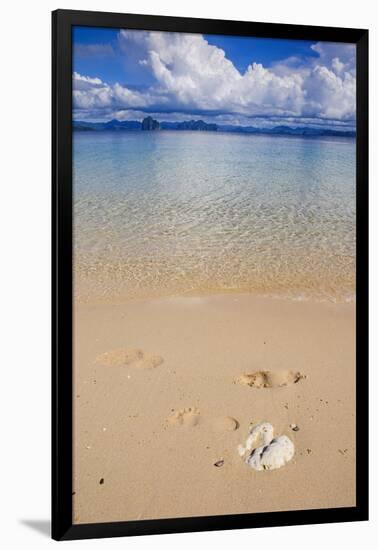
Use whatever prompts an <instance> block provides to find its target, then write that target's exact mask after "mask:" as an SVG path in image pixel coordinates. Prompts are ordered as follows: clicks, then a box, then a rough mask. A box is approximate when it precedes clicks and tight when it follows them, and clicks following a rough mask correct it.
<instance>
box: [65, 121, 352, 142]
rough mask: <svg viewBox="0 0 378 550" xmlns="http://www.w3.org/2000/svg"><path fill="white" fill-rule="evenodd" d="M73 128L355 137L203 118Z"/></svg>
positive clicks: (341, 132)
mask: <svg viewBox="0 0 378 550" xmlns="http://www.w3.org/2000/svg"><path fill="white" fill-rule="evenodd" d="M73 129H74V130H76V131H83V132H85V131H103V130H111V131H130V130H142V131H157V130H168V131H197V132H217V131H219V132H236V133H243V134H269V135H286V136H288V135H289V136H340V137H355V135H356V133H355V131H351V130H333V129H330V128H311V127H291V126H283V125H281V126H274V127H273V128H257V127H255V126H232V125H217V124H208V123H207V122H204V121H203V120H185V121H183V122H165V121H162V122H158V121H157V120H155V119H153V118H152V117H150V116H149V117H146V118H144V119H143V120H142V122H139V121H137V120H122V121H121V120H116V119H114V120H109V121H108V122H86V121H78V120H74V121H73Z"/></svg>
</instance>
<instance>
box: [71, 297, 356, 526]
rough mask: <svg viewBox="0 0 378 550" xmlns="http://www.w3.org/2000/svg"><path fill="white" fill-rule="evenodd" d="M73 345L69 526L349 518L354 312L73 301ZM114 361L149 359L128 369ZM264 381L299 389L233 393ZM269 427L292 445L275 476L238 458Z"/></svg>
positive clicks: (199, 302) (255, 301)
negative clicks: (314, 515)
mask: <svg viewBox="0 0 378 550" xmlns="http://www.w3.org/2000/svg"><path fill="white" fill-rule="evenodd" d="M74 343H75V346H74V433H75V437H74V487H73V492H74V493H75V494H74V496H73V505H74V522H75V523H87V522H89V523H90V522H98V521H122V520H133V519H152V518H154V519H155V518H156V519H157V518H165V517H185V516H187V517H188V516H199V515H222V514H237V513H250V512H264V511H277V510H294V509H310V508H328V507H343V506H354V504H355V426H354V422H355V416H354V411H355V304H354V303H338V304H334V303H332V302H313V301H311V302H310V301H293V300H288V299H282V298H267V297H261V296H259V297H256V296H254V295H250V294H248V293H233V292H232V293H225V294H219V293H217V294H210V295H209V294H208V295H206V296H205V295H200V296H198V295H197V296H188V295H181V296H173V297H170V298H154V299H147V300H146V299H139V300H135V301H129V302H127V303H122V304H118V305H117V304H109V303H108V304H82V303H77V302H75V316H74ZM78 343H79V345H78ZM120 349H122V350H141V353H142V356H141V357H139V356H138V360H136V361H135V362H134V363H133V362H130V363H129V364H127V365H126V364H125V365H120V364H118V363H117V361H118V360H117V356H116V355H112V353H111V352H113V351H114V350H120ZM104 357H106V360H104ZM114 357H115V360H114V361H113V359H114ZM157 357H158V358H160V359H161V362H160V363H159V361H156V358H157ZM112 361H113V362H112ZM256 371H264V372H265V371H269V372H271V373H273V374H282V373H285V372H289V371H298V372H300V373H302V374H303V375H304V376H305V378H303V379H300V380H299V381H298V383H293V384H290V383H289V384H288V385H286V386H283V387H269V388H257V387H249V386H246V385H243V384H240V383H239V382H238V380H239V378H240V376H241V375H243V374H246V373H252V372H256ZM230 418H231V419H234V420H235V421H236V423H237V429H234V428H232V426H235V425H234V424H232V422H230V421H229V420H226V419H230ZM261 421H267V422H271V423H272V424H273V426H274V428H275V434H276V435H281V434H286V435H287V436H288V437H289V438H290V439H291V440H292V441H293V443H294V445H295V456H294V458H293V459H292V460H291V462H289V463H288V464H287V465H286V466H285V467H283V468H281V469H279V470H275V471H263V472H256V471H254V470H252V469H251V468H249V467H248V466H247V465H246V464H245V463H244V462H243V461H242V459H241V458H240V457H239V456H238V453H237V450H236V449H237V446H238V445H239V444H240V443H243V442H244V441H245V438H246V436H247V434H248V429H249V426H250V424H251V423H258V422H261ZM292 425H296V426H297V427H298V428H299V430H298V431H293V430H292V428H290V426H292ZM230 426H231V427H230ZM219 461H221V462H222V461H223V463H222V466H221V467H216V466H215V464H216V463H218V462H219ZM101 480H103V482H102V483H101ZM304 488H305V490H304Z"/></svg>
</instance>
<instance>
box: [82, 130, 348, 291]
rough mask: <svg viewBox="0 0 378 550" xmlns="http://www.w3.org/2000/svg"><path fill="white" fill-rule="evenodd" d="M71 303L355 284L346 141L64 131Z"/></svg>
mask: <svg viewBox="0 0 378 550" xmlns="http://www.w3.org/2000/svg"><path fill="white" fill-rule="evenodd" d="M74 250H75V257H74V263H75V274H76V277H75V293H76V297H77V298H78V299H80V300H90V299H106V300H107V299H109V300H111V299H119V298H121V299H128V298H135V297H145V296H161V295H170V294H178V293H183V292H198V293H202V292H224V291H240V292H253V293H257V294H264V295H265V294H266V295H278V296H285V297H291V298H294V299H303V298H316V299H331V300H336V301H345V300H350V299H353V297H354V292H355V141H354V140H353V139H341V138H314V139H313V138H300V137H298V138H297V137H273V136H251V135H240V134H224V133H200V132H155V133H153V132H101V133H100V132H99V133H94V132H93V133H92V132H82V133H79V132H77V133H75V134H74Z"/></svg>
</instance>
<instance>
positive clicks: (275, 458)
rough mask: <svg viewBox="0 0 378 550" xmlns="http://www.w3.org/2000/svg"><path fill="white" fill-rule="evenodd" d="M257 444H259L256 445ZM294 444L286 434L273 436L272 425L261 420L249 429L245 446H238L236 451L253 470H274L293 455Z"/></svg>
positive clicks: (283, 464)
mask: <svg viewBox="0 0 378 550" xmlns="http://www.w3.org/2000/svg"><path fill="white" fill-rule="evenodd" d="M256 445H259V446H256ZM294 452H295V449H294V444H293V442H292V441H291V440H290V439H289V438H288V437H287V436H286V435H280V436H278V437H273V426H272V425H271V424H269V422H262V423H261V424H257V426H254V427H252V428H251V429H250V432H249V435H248V437H247V440H246V442H245V446H243V445H239V446H238V453H239V455H240V456H241V457H243V458H244V457H245V455H247V456H246V457H245V458H244V461H245V463H246V464H248V466H250V467H251V468H253V469H254V470H258V471H261V470H276V469H277V468H281V467H282V466H285V464H286V463H287V462H289V461H290V460H291V459H292V458H293V456H294Z"/></svg>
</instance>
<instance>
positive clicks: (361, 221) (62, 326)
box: [52, 10, 368, 540]
mask: <svg viewBox="0 0 378 550" xmlns="http://www.w3.org/2000/svg"><path fill="white" fill-rule="evenodd" d="M76 25H78V26H94V27H116V28H122V27H125V28H128V29H144V30H159V31H175V32H189V33H206V34H223V35H239V36H254V37H269V38H290V39H306V40H316V41H330V42H349V43H353V44H356V47H357V136H356V143H357V163H356V170H357V173H356V181H357V193H356V200H357V216H356V218H357V219H356V232H357V264H356V265H357V273H356V296H357V298H356V302H357V303H356V316H357V318H356V321H357V323H356V326H357V334H356V339H357V340H356V341H357V348H356V349H357V351H356V398H357V405H356V408H357V410H356V424H357V442H356V443H357V445H356V449H357V456H356V483H357V485H356V487H357V489H356V506H355V507H351V508H332V509H318V510H301V511H284V512H269V513H267V512H265V513H259V514H238V515H225V516H211V517H186V518H175V519H164V520H142V521H122V522H111V523H91V524H73V520H72V451H73V444H72V404H73V403H72V401H73V400H72V132H71V121H72V48H71V29H72V27H73V26H76ZM52 259H53V262H52V537H53V538H54V539H55V540H71V539H84V538H100V537H119V536H126V535H146V534H155V533H178V532H186V531H204V530H207V531H210V530H222V529H241V528H251V527H271V526H284V525H295V524H301V525H302V524H315V523H331V522H332V523H333V522H349V521H363V520H367V519H368V31H367V30H363V29H347V28H331V27H316V26H301V25H283V24H271V23H250V22H245V21H223V20H216V19H214V20H213V19H193V18H181V17H165V16H164V17H162V16H150V15H148V16H147V15H129V14H119V13H101V12H84V11H71V10H57V11H54V12H53V13H52ZM357 465H358V468H357Z"/></svg>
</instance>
